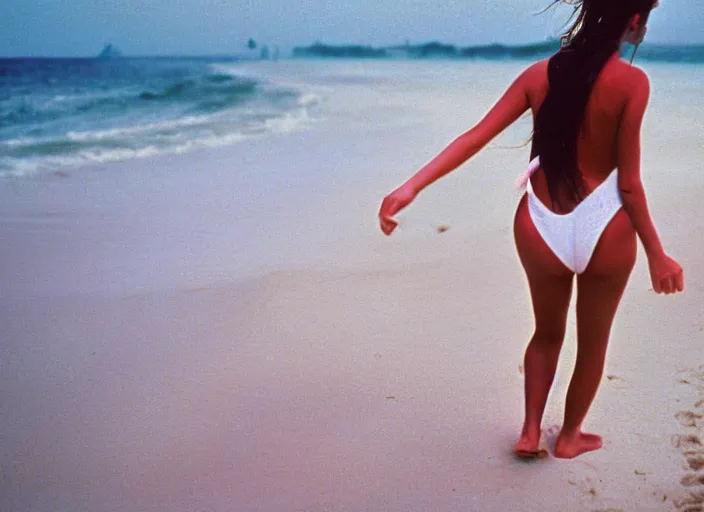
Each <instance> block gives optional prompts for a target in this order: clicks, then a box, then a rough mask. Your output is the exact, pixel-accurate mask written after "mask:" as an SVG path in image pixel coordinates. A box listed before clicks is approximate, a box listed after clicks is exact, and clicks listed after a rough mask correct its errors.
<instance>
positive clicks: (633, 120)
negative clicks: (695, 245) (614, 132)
mask: <svg viewBox="0 0 704 512" xmlns="http://www.w3.org/2000/svg"><path fill="white" fill-rule="evenodd" d="M633 71H634V72H635V75H636V78H635V80H634V83H633V85H632V87H633V89H632V90H633V94H632V95H631V97H630V98H629V99H628V101H627V103H626V106H625V108H624V112H623V115H622V117H621V125H620V127H619V132H618V187H619V190H620V192H621V199H622V201H623V209H624V210H625V211H626V213H627V214H628V216H629V217H630V219H631V222H632V223H633V226H634V227H635V229H636V232H637V233H638V237H639V238H640V240H641V243H642V244H643V248H644V249H645V253H646V254H647V256H648V265H649V267H650V277H651V279H652V281H653V289H654V290H655V292H657V293H674V292H677V291H683V290H684V282H683V272H682V268H681V267H680V266H679V264H678V263H677V262H676V261H675V260H673V259H672V258H670V257H669V256H668V255H667V254H666V253H665V250H664V249H663V246H662V243H661V242H660V237H659V236H658V234H657V231H656V230H655V226H654V225H653V220H652V218H651V217H650V212H649V211H648V203H647V200H646V197H645V189H644V188H643V182H642V181H641V177H640V131H641V126H642V124H643V117H644V115H645V110H646V108H647V106H648V99H649V97H650V82H649V81H648V76H647V75H646V74H645V73H644V72H643V71H641V70H639V69H637V68H634V69H633Z"/></svg>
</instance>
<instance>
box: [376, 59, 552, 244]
mask: <svg viewBox="0 0 704 512" xmlns="http://www.w3.org/2000/svg"><path fill="white" fill-rule="evenodd" d="M539 64H540V63H537V64H533V65H532V66H531V67H529V68H528V69H526V70H525V71H524V72H523V73H521V75H520V76H519V77H518V78H516V80H514V82H513V83H512V84H511V86H510V87H509V88H508V89H507V90H506V92H505V93H504V94H503V96H502V97H501V98H500V99H499V101H498V102H497V103H496V105H494V106H493V107H492V108H491V110H489V112H488V113H487V114H486V115H485V116H484V118H483V119H482V120H481V121H479V123H477V125H476V126H474V127H473V128H472V129H471V130H469V131H467V132H465V133H463V134H462V135H460V136H459V137H457V138H456V139H455V140H454V141H453V142H452V143H451V144H450V145H449V146H447V147H446V148H445V149H444V150H443V151H442V152H441V153H440V154H439V155H438V156H436V157H435V158H433V159H432V160H431V161H430V162H428V163H427V164H426V165H425V166H423V167H422V168H421V169H420V170H419V171H418V172H417V173H416V174H414V175H413V176H412V177H411V178H410V179H409V180H408V181H406V182H405V183H404V184H403V185H401V186H400V187H399V188H397V189H396V190H395V191H394V192H392V193H391V194H389V195H388V196H386V198H384V202H383V203H382V205H381V209H380V211H379V219H380V221H381V228H382V230H383V231H384V233H386V234H387V235H390V234H391V232H392V231H393V230H394V228H395V227H396V225H397V223H396V221H395V220H393V219H392V218H391V217H392V216H393V215H395V214H396V213H397V212H398V211H399V210H401V209H402V208H405V207H406V206H407V205H408V204H409V203H410V202H411V201H412V200H413V199H414V198H415V196H416V195H417V194H418V193H419V192H420V191H421V190H423V189H424V188H425V187H427V186H428V185H430V184H431V183H433V182H435V181H436V180H438V179H440V178H441V177H443V176H445V175H446V174H448V173H450V172H452V171H454V170H455V169H457V168H458V167H459V166H460V165H462V164H463V163H464V162H466V161H467V160H469V159H470V158H471V157H472V156H474V155H475V154H477V153H478V152H479V151H480V150H481V149H482V148H483V147H484V146H486V145H487V144H488V143H489V142H491V140H492V139H494V137H496V136H497V135H498V134H500V133H501V132H502V131H504V130H505V129H506V128H507V127H508V126H509V125H511V124H512V123H513V122H514V121H515V120H516V119H518V118H519V117H520V116H521V115H522V114H523V113H524V112H525V111H526V110H528V109H529V108H530V100H529V96H528V86H529V84H530V83H531V82H532V78H533V76H534V73H535V68H536V67H537V66H538V65H539Z"/></svg>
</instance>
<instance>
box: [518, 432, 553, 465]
mask: <svg viewBox="0 0 704 512" xmlns="http://www.w3.org/2000/svg"><path fill="white" fill-rule="evenodd" d="M513 451H514V453H515V454H516V455H517V456H518V457H521V458H522V459H542V458H544V457H547V456H548V448H547V446H546V445H545V440H544V439H543V435H542V433H538V435H529V434H522V435H521V438H520V439H519V440H518V442H517V443H516V446H515V447H514V450H513Z"/></svg>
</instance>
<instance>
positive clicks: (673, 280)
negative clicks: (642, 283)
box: [648, 252, 684, 295]
mask: <svg viewBox="0 0 704 512" xmlns="http://www.w3.org/2000/svg"><path fill="white" fill-rule="evenodd" d="M648 267H649V268H650V280H651V281H652V283H653V290H654V291H655V293H664V294H667V295H669V294H671V293H677V292H682V291H684V271H683V270H682V267H681V266H680V265H679V263H677V262H676V261H675V260H673V259H672V258H670V257H669V256H668V255H667V254H665V253H664V252H663V253H661V254H658V255H655V256H649V257H648Z"/></svg>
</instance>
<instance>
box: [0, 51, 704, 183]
mask: <svg viewBox="0 0 704 512" xmlns="http://www.w3.org/2000/svg"><path fill="white" fill-rule="evenodd" d="M644 49H645V48H644ZM644 49H643V50H644ZM651 53H652V52H651ZM648 55H649V54H648V52H646V51H642V50H641V51H639V57H638V59H637V62H636V63H637V64H639V65H641V66H642V67H644V69H646V71H648V72H649V73H650V74H651V79H653V82H654V89H655V91H654V92H655V93H656V94H657V97H658V98H663V99H664V101H666V102H667V103H668V108H667V109H663V110H662V112H663V113H665V114H669V113H670V112H675V111H678V110H682V109H691V108H692V105H698V104H699V99H700V98H701V97H702V94H704V86H702V81H701V76H702V72H703V71H704V64H702V63H697V62H684V61H682V59H679V57H678V58H677V59H675V58H674V57H673V60H674V61H676V62H662V61H657V60H653V59H649V58H647V57H648ZM527 64H528V61H525V60H513V59H505V60H499V61H497V60H495V59H494V60H481V59H468V60H462V59H411V60H407V59H366V60H365V59H285V60H281V61H278V62H265V61H262V62H253V61H235V60H226V59H207V58H202V59H187V58H180V59H179V58H141V59H115V60H110V61H100V60H97V59H73V60H71V59H28V60H22V59H5V60H3V59H0V179H1V178H8V177H30V178H31V177H32V176H36V175H41V174H42V173H47V172H55V171H58V170H62V169H70V168H75V167H80V166H85V165H91V164H101V163H107V162H117V161H125V160H130V159H134V158H145V157H151V156H157V155H161V154H170V153H171V154H173V153H184V152H188V151H192V150H195V149H198V148H206V147H218V146H224V145H230V144H242V143H246V141H248V140H251V139H252V138H256V137H266V136H268V135H270V134H273V133H282V132H284V133H286V132H293V131H299V130H305V129H307V128H308V127H310V126H311V125H312V124H313V123H317V122H323V121H325V120H330V119H336V120H337V121H338V122H339V123H342V126H343V127H345V126H352V125H353V124H354V123H355V122H361V123H364V122H365V120H366V119H367V118H370V117H374V118H378V116H367V115H366V114H365V112H370V111H372V110H373V111H378V110H379V109H380V108H382V109H386V110H387V111H388V113H389V115H388V116H387V117H386V119H388V122H389V123H404V122H411V121H409V120H408V119H407V118H408V114H406V111H408V112H410V111H412V110H413V109H409V108H408V107H409V105H413V106H414V107H415V109H416V110H417V109H418V108H421V109H424V110H438V111H440V110H443V108H444V107H443V103H445V102H448V101H454V102H456V103H457V104H462V103H464V102H467V107H466V108H470V106H471V110H466V112H467V114H468V115H467V116H466V117H467V118H468V119H470V118H471V119H473V120H477V118H478V116H479V115H481V114H482V113H483V112H485V111H486V109H488V108H489V106H490V105H491V104H492V103H493V102H494V101H495V100H496V98H497V94H499V93H500V92H501V91H502V90H503V89H504V88H505V87H506V86H507V85H508V83H509V81H510V80H511V78H512V77H513V76H515V74H517V73H518V72H520V70H521V69H523V68H524V67H525V66H526V65H527ZM343 88H347V89H348V92H347V93H346V94H344V95H342V96H340V95H336V94H335V91H340V90H341V89H343ZM372 91H373V92H374V94H371V92H372ZM452 91H454V92H452ZM335 97H337V98H345V99H344V100H343V102H342V103H344V104H342V105H337V107H336V106H335V105H334V101H332V100H331V98H335ZM329 100H330V101H329ZM655 101H658V100H655ZM687 105H688V106H687ZM678 106H681V107H682V108H681V109H680V108H679V107H678ZM457 112H458V113H459V112H462V109H460V110H458V111H457ZM470 113H471V115H469V114H470ZM523 124H524V125H525V126H522V127H521V128H520V129H519V130H517V131H516V136H515V137H513V138H509V139H508V140H506V138H504V142H505V143H506V144H505V145H519V144H521V143H522V142H524V141H525V139H526V138H527V137H528V136H529V133H530V126H529V124H530V123H529V120H527V121H526V122H524V123H523ZM668 126H669V124H668Z"/></svg>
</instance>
